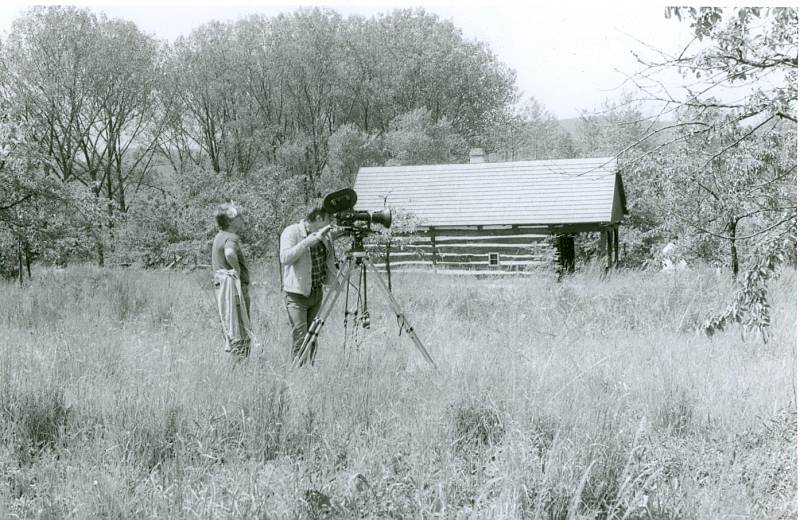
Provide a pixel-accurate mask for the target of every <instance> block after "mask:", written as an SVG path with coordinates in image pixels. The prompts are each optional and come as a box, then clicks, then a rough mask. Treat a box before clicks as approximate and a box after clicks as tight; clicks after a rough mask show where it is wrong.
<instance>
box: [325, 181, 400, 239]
mask: <svg viewBox="0 0 800 520" xmlns="http://www.w3.org/2000/svg"><path fill="white" fill-rule="evenodd" d="M357 200H358V195H356V192H355V191H354V190H352V189H350V188H345V189H343V190H338V191H334V192H333V193H329V194H328V195H326V196H325V199H324V200H323V201H322V207H323V208H324V209H325V211H326V212H327V213H328V214H330V215H333V216H334V217H335V218H336V225H337V226H339V228H340V229H342V230H343V231H344V233H345V234H348V235H353V236H363V235H367V234H369V233H371V232H374V231H375V230H373V229H372V224H377V225H380V226H383V227H385V228H388V227H390V226H391V225H392V210H390V209H383V210H380V211H358V210H354V209H353V207H355V205H356V201H357Z"/></svg>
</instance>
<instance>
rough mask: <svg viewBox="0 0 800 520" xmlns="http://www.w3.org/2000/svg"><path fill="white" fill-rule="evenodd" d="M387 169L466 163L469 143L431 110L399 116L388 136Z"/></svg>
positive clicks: (416, 111)
mask: <svg viewBox="0 0 800 520" xmlns="http://www.w3.org/2000/svg"><path fill="white" fill-rule="evenodd" d="M385 140H386V148H387V151H388V154H389V157H390V159H389V160H388V161H386V165H387V166H399V165H404V164H447V163H454V162H464V159H465V155H466V152H467V143H466V141H465V140H464V138H463V137H461V136H460V135H459V134H458V133H457V132H456V131H455V130H454V128H453V126H452V125H451V123H450V121H448V120H447V118H439V119H438V120H436V119H434V118H433V115H432V114H431V111H430V110H428V109H423V108H420V109H416V110H412V111H411V112H407V113H405V114H402V115H400V116H398V117H397V118H396V119H395V120H394V121H393V122H392V129H391V130H389V131H388V132H387V133H386V136H385Z"/></svg>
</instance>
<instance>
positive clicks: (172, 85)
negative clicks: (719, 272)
mask: <svg viewBox="0 0 800 520" xmlns="http://www.w3.org/2000/svg"><path fill="white" fill-rule="evenodd" d="M667 15H668V16H670V17H674V18H678V21H677V22H676V23H684V24H687V23H688V25H689V26H690V28H691V29H692V31H693V33H694V38H695V40H697V41H698V42H700V43H701V45H699V46H697V47H696V48H697V49H698V50H697V51H694V52H690V51H689V50H690V49H694V48H695V47H691V46H687V51H686V52H685V53H684V54H682V55H680V56H677V57H676V56H669V55H666V54H661V55H660V56H657V57H656V58H655V59H644V58H642V60H641V61H642V65H643V69H642V72H641V73H640V74H638V75H636V76H634V77H632V78H631V80H630V82H631V91H630V92H629V93H628V94H626V95H623V96H621V97H620V98H619V99H616V100H609V101H608V102H607V103H606V104H605V105H604V106H602V107H596V109H595V110H592V111H589V110H586V111H584V112H583V114H582V116H581V117H580V118H579V119H578V120H577V121H575V122H574V125H573V127H572V128H570V129H568V128H565V127H564V125H563V124H561V122H559V121H558V120H557V119H556V118H555V117H554V116H553V115H552V114H551V113H550V112H549V111H548V110H547V109H546V107H544V106H542V105H541V104H540V103H539V102H537V100H536V99H535V98H527V99H524V98H523V97H522V94H521V93H520V92H519V90H518V89H517V87H516V84H515V73H514V71H513V70H511V69H510V68H508V67H507V66H506V65H505V64H503V63H502V62H501V61H500V60H499V59H498V57H497V56H496V55H494V53H493V52H492V51H491V49H490V48H489V47H488V46H487V45H486V44H484V43H482V42H479V41H474V40H470V39H468V38H465V37H464V35H463V34H462V32H461V31H460V30H459V29H458V28H457V27H455V26H454V25H453V24H452V23H451V22H449V21H446V20H442V19H440V18H439V17H437V16H436V15H434V14H431V13H428V12H426V11H424V10H422V9H417V10H397V11H393V12H390V13H386V14H380V15H376V16H373V17H369V18H366V17H361V16H350V17H346V18H345V17H342V16H341V15H339V14H338V13H336V12H334V11H330V10H323V9H300V10H297V11H295V12H292V13H288V14H281V15H278V16H274V17H266V16H261V15H254V16H250V17H248V18H245V19H242V20H239V21H235V22H225V23H223V22H211V23H208V24H205V25H203V26H201V27H198V28H197V29H195V30H194V31H192V32H191V33H190V34H189V35H188V36H185V37H181V38H178V39H177V40H176V41H175V42H174V43H166V42H163V41H159V40H157V39H156V38H154V37H153V36H150V35H148V34H146V33H144V32H142V31H141V30H140V29H139V28H138V27H136V25H135V24H133V23H132V22H129V21H125V20H117V19H109V18H107V17H106V16H105V15H103V14H97V13H94V12H92V11H90V10H87V9H78V8H74V7H56V6H48V7H34V8H31V9H29V10H28V11H26V12H25V13H23V14H22V15H21V16H20V17H19V18H18V19H16V20H15V21H14V24H13V26H12V29H11V31H10V33H9V34H8V35H7V37H6V39H5V40H3V41H2V42H0V187H1V188H2V193H1V194H0V223H2V225H1V226H0V243H2V244H3V247H2V248H1V249H2V254H0V257H2V264H3V266H4V269H3V271H5V272H16V266H17V265H19V264H20V259H21V258H22V259H25V260H27V261H30V259H32V258H38V259H40V260H43V261H53V262H62V263H63V262H67V261H73V260H93V261H96V262H98V263H99V264H101V265H102V264H104V263H106V262H108V261H111V262H114V263H140V264H144V265H163V264H165V263H168V262H169V261H171V260H170V259H172V260H174V259H176V258H182V257H183V258H186V257H190V256H196V255H204V254H205V253H206V251H205V249H206V248H207V247H206V246H207V244H206V240H207V239H208V238H209V236H210V234H211V233H213V223H212V222H211V219H210V213H211V208H213V206H214V204H216V203H217V202H219V201H221V200H231V199H233V200H236V201H238V202H240V203H242V204H243V205H244V206H245V207H246V208H248V210H249V212H250V217H251V227H252V232H253V237H252V240H251V241H250V242H251V244H252V248H253V252H254V253H255V254H258V255H267V254H269V253H270V252H271V251H272V248H274V244H275V239H276V236H277V233H278V232H279V231H280V229H281V228H282V226H283V225H285V224H286V223H288V222H290V221H292V220H294V219H295V218H297V217H298V215H299V212H300V211H301V210H302V208H303V207H304V206H305V205H307V204H308V203H309V202H311V201H313V200H314V199H316V198H317V197H318V196H319V195H320V194H322V193H324V192H327V191H330V190H332V189H336V188H339V187H343V186H348V185H351V184H352V182H353V179H354V175H355V173H356V172H357V170H358V168H359V167H360V166H370V165H392V164H395V165H396V164H421V163H453V162H465V161H466V160H467V153H468V150H469V148H470V147H474V146H480V147H483V148H484V149H485V150H486V151H487V152H488V153H489V157H490V158H492V160H525V159H555V158H572V157H592V156H594V157H597V156H611V157H616V158H617V159H618V161H619V163H620V164H621V167H622V172H623V178H624V181H625V188H626V191H627V193H628V199H629V206H630V208H631V217H630V221H629V224H630V225H629V230H628V231H626V233H624V234H623V236H622V238H623V240H624V241H625V244H626V246H627V247H626V250H627V251H628V253H629V254H628V256H627V261H628V262H629V263H630V264H631V265H637V266H639V265H641V264H642V263H643V262H646V261H647V259H648V258H652V256H653V251H655V250H658V249H659V247H660V246H661V245H663V243H664V242H665V241H666V240H672V241H674V242H677V243H679V244H681V247H682V248H683V250H684V251H685V252H686V254H687V255H690V256H694V257H698V258H702V259H704V260H706V261H710V262H717V263H720V264H723V263H724V264H727V265H729V266H730V268H731V270H732V272H733V273H734V274H736V273H737V272H738V270H739V256H740V255H741V254H742V253H741V251H744V252H745V253H746V254H748V255H749V254H750V253H752V252H754V251H757V250H759V247H761V246H760V245H759V244H761V245H763V244H766V243H770V244H773V243H776V241H778V242H780V243H781V244H783V245H782V246H781V247H784V248H785V246H786V241H787V240H788V241H789V243H790V247H789V248H788V249H787V251H790V250H791V249H792V247H794V245H793V244H794V238H793V235H792V231H791V230H792V229H793V227H794V223H795V220H796V189H795V185H796V106H795V105H796V97H797V92H796V77H797V11H796V10H795V9H788V8H787V9H780V8H774V9H757V8H747V9H740V10H722V9H714V8H708V9H693V8H685V9H670V10H668V11H667ZM667 68H673V69H679V70H681V71H683V72H684V73H685V74H686V77H687V78H692V81H691V82H688V81H687V85H689V86H688V87H687V89H688V90H689V92H688V94H687V96H684V97H681V98H680V99H678V98H675V97H673V94H672V93H671V92H668V91H666V90H659V86H658V82H657V80H656V79H654V78H655V76H654V75H653V74H652V73H653V72H655V71H659V70H664V69H667ZM542 73H543V74H547V73H550V71H542ZM765 78H766V79H768V80H769V81H767V82H761V80H762V79H765ZM759 82H760V83H759ZM748 83H749V84H759V85H760V84H764V85H772V88H771V89H766V88H759V89H756V90H755V91H750V93H749V94H747V95H746V96H744V97H743V98H741V99H739V100H737V101H736V102H734V103H730V102H722V101H720V100H718V99H716V98H714V97H712V95H711V94H709V93H710V92H711V93H713V90H712V87H714V86H715V85H716V86H719V85H723V86H730V85H740V84H748ZM654 101H658V102H659V103H661V105H660V106H661V107H662V109H661V110H660V112H659V113H657V114H655V115H654V114H652V113H647V112H646V111H645V110H644V108H643V107H644V105H643V103H645V102H647V103H649V105H648V106H652V103H653V102H654ZM764 247H766V246H764ZM770 247H773V249H774V248H775V247H778V246H770ZM590 249H591V248H587V251H588V250H590ZM23 263H24V262H23Z"/></svg>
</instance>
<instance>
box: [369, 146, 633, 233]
mask: <svg viewBox="0 0 800 520" xmlns="http://www.w3.org/2000/svg"><path fill="white" fill-rule="evenodd" d="M354 188H355V190H356V192H357V194H358V202H357V204H356V208H357V209H360V210H368V211H376V210H380V209H382V208H384V207H391V208H393V209H395V210H401V211H404V212H408V213H411V214H413V215H414V216H416V217H417V218H418V219H419V220H420V224H421V225H423V226H480V225H484V226H485V225H534V226H536V225H540V226H551V225H569V224H598V225H605V224H611V223H617V222H619V221H620V220H621V219H622V215H623V214H627V212H628V211H627V208H626V202H625V192H624V189H623V186H622V179H621V177H620V174H619V172H618V169H617V161H616V159H614V158H609V157H603V158H595V159H563V160H543V161H514V162H499V163H475V164H438V165H425V166H386V167H363V168H361V169H359V171H358V175H357V177H356V182H355V187H354Z"/></svg>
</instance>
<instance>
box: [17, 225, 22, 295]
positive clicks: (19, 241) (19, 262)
mask: <svg viewBox="0 0 800 520" xmlns="http://www.w3.org/2000/svg"><path fill="white" fill-rule="evenodd" d="M17 272H18V273H19V285H20V286H22V276H23V274H22V237H17Z"/></svg>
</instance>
